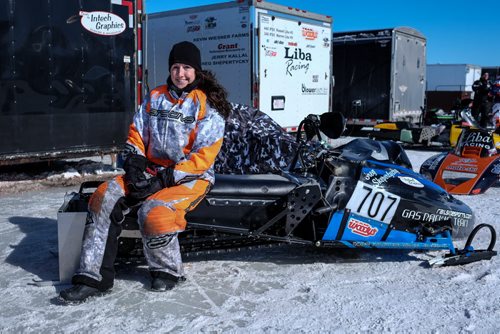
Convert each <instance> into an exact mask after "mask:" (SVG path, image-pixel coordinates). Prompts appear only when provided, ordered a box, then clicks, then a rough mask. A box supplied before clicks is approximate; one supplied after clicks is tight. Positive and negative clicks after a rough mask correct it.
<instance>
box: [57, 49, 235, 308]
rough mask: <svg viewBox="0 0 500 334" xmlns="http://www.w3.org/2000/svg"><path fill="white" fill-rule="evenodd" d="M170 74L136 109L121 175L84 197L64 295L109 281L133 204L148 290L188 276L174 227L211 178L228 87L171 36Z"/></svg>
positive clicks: (80, 294)
mask: <svg viewBox="0 0 500 334" xmlns="http://www.w3.org/2000/svg"><path fill="white" fill-rule="evenodd" d="M168 63H169V69H170V76H169V77H168V79H167V82H166V84H165V85H161V86H159V87H156V88H155V89H153V90H152V91H151V92H150V93H149V94H148V96H146V98H145V101H144V103H143V104H142V105H141V106H140V108H139V109H138V111H137V112H136V113H135V115H134V118H133V122H132V124H131V125H130V128H129V134H128V139H127V143H126V150H125V153H124V154H125V156H126V157H125V162H124V167H123V169H124V170H125V174H124V175H120V176H118V177H116V178H114V179H113V180H111V181H109V182H106V183H103V184H101V185H100V186H99V187H98V188H97V190H96V191H95V192H94V194H93V195H92V197H91V198H90V200H89V208H88V209H89V213H88V217H87V222H86V225H85V232H84V239H83V245H82V252H81V258H80V266H79V269H78V270H77V271H76V273H75V275H74V276H73V279H72V283H73V286H72V287H70V288H68V289H66V290H63V291H61V293H60V295H59V298H60V299H62V301H63V302H67V303H77V302H82V301H84V300H86V299H87V298H88V297H91V296H98V295H102V294H105V293H107V292H109V291H110V290H111V288H112V287H113V281H114V276H115V271H114V267H113V265H114V261H115V258H116V254H117V250H118V244H117V239H118V236H119V234H120V232H121V226H120V224H121V223H122V222H123V220H124V215H125V214H126V213H127V212H128V211H129V210H130V207H131V206H132V205H136V206H139V210H138V212H137V216H138V223H139V227H140V231H141V234H142V241H143V244H144V255H145V258H146V261H147V263H148V267H149V272H150V275H151V279H152V280H151V290H152V291H167V290H170V289H172V288H173V287H174V286H175V285H176V284H177V283H179V282H182V281H184V280H185V278H184V270H183V264H182V259H181V253H180V246H179V241H178V237H177V235H178V233H179V232H181V231H183V230H184V229H185V227H186V220H185V218H184V216H185V214H186V213H187V212H189V211H190V210H193V209H194V208H195V207H196V206H197V204H198V203H199V202H200V201H201V200H202V199H203V197H204V196H205V195H206V194H207V192H208V191H209V189H210V187H211V185H212V184H214V169H213V165H214V161H215V158H216V156H217V154H218V153H219V150H220V148H221V145H222V141H223V136H224V127H225V119H226V118H227V117H228V115H229V113H230V110H231V105H230V104H229V102H228V101H227V93H226V91H225V89H224V88H223V87H222V86H221V85H220V84H219V83H218V82H217V81H216V79H215V77H214V75H213V74H212V73H211V72H208V71H203V70H202V67H201V56H200V50H199V49H198V48H197V47H196V46H195V45H194V44H193V43H190V42H186V41H184V42H180V43H178V44H175V45H174V46H173V47H172V49H171V51H170V55H169V59H168Z"/></svg>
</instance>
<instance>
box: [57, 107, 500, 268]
mask: <svg viewBox="0 0 500 334" xmlns="http://www.w3.org/2000/svg"><path fill="white" fill-rule="evenodd" d="M299 129H300V130H299V132H298V133H297V138H296V139H294V138H293V137H291V136H290V135H288V134H286V133H285V132H283V131H282V130H281V129H280V127H279V126H278V125H277V124H275V123H274V122H273V121H272V120H271V119H270V118H269V117H268V116H267V115H265V114H263V113H261V112H259V111H255V110H252V109H249V108H240V109H239V110H235V115H233V116H232V119H231V120H229V121H228V128H227V129H226V140H225V144H224V147H223V149H222V151H221V154H220V157H221V158H220V159H219V161H218V163H217V166H216V167H217V172H219V173H221V172H224V173H226V174H216V183H215V186H214V187H213V188H212V189H211V191H210V192H209V193H208V195H207V196H206V198H205V199H204V200H203V201H202V202H201V203H200V204H199V205H198V207H197V208H196V209H195V210H193V211H192V212H190V213H189V214H188V215H187V216H186V219H187V221H188V226H187V229H186V231H184V232H182V233H181V234H180V236H179V241H180V244H181V249H182V251H183V252H184V253H197V252H206V251H217V252H219V251H223V250H227V249H233V248H241V247H244V246H255V245H268V244H275V243H278V244H279V243H287V244H298V245H310V246H312V247H342V248H387V249H400V250H448V251H449V254H447V255H446V256H445V257H443V258H440V259H439V260H435V261H433V262H432V263H433V264H435V265H451V264H463V263H469V262H474V261H478V260H482V259H490V258H491V257H492V256H494V255H496V252H495V251H494V250H493V247H494V244H495V236H496V234H495V232H494V230H493V227H491V226H490V225H485V224H480V225H478V226H477V227H474V224H475V221H474V214H473V212H472V211H471V209H470V208H469V207H468V206H467V205H465V204H464V203H462V202H461V201H460V200H458V199H456V198H454V197H453V196H451V195H450V194H448V193H447V192H446V191H445V190H443V189H442V188H441V187H439V186H437V185H436V184H434V183H432V182H431V181H429V180H426V179H425V178H423V177H422V176H421V175H420V174H417V173H415V172H413V171H412V169H411V168H412V166H411V162H410V160H409V159H408V156H407V155H406V153H405V151H404V150H403V149H402V148H401V146H400V145H399V144H397V143H394V142H391V141H383V142H379V141H373V140H370V139H355V140H353V141H351V142H349V143H347V144H345V145H342V146H339V147H336V148H335V147H333V146H331V145H330V144H328V142H327V141H324V140H323V136H324V135H326V136H327V137H329V138H330V139H336V138H338V137H339V136H340V135H341V133H342V131H343V129H344V119H343V116H342V115H341V114H338V113H327V114H323V115H321V116H317V115H309V116H308V117H307V118H305V119H304V120H303V122H302V123H301V124H300V126H299ZM256 133H260V135H256ZM242 134H243V135H244V136H245V137H246V138H241V135H242ZM250 148H252V149H250ZM238 152H240V154H238ZM266 161H267V162H266ZM231 164H232V166H233V167H231V166H230V165H231ZM229 172H231V173H232V174H228V173H229ZM248 173H253V174H248ZM94 186H95V184H83V185H82V188H81V190H80V193H79V194H76V195H75V196H73V197H72V198H71V200H70V201H69V203H67V205H66V207H67V208H70V207H71V206H73V207H74V208H77V207H79V208H83V207H85V205H86V201H87V200H88V197H89V194H88V192H87V191H86V189H88V188H90V187H94ZM68 210H71V209H68ZM80 210H81V209H80ZM121 228H122V231H121V235H120V237H119V244H120V246H119V256H120V257H124V256H125V257H126V256H127V255H129V254H137V253H138V252H140V250H141V249H142V245H141V238H140V233H139V231H138V224H137V222H136V217H135V216H134V213H133V211H132V212H131V213H130V214H129V215H128V216H127V217H126V219H125V221H124V222H123V223H122V226H121ZM482 228H488V229H490V231H491V243H490V245H489V247H488V249H487V250H474V249H473V248H472V246H471V242H472V241H473V238H474V236H475V234H476V233H477V231H478V230H479V229H482ZM468 235H470V236H469V239H468V240H467V243H466V246H467V247H466V249H464V250H458V249H456V248H455V247H454V245H453V240H454V239H455V238H456V239H464V238H466V237H467V236H468Z"/></svg>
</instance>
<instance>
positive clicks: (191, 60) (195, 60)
mask: <svg viewBox="0 0 500 334" xmlns="http://www.w3.org/2000/svg"><path fill="white" fill-rule="evenodd" d="M175 63H181V64H186V65H189V66H192V67H193V68H194V69H196V70H198V71H201V55H200V49H198V48H197V47H196V45H194V44H193V43H191V42H187V41H184V42H180V43H177V44H175V45H174V46H173V47H172V50H171V51H170V55H169V56H168V69H169V71H170V69H171V68H172V65H173V64H175Z"/></svg>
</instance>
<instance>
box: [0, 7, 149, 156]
mask: <svg viewBox="0 0 500 334" xmlns="http://www.w3.org/2000/svg"><path fill="white" fill-rule="evenodd" d="M141 12H142V0H136V1H133V0H127V1H125V0H124V1H122V0H99V1H98V0H80V1H68V0H45V1H30V0H11V1H2V2H0V64H1V66H2V67H1V68H2V70H1V71H0V165H8V164H16V163H22V162H35V161H40V160H41V159H57V158H62V157H69V156H84V155H89V154H94V153H101V154H102V153H110V152H114V151H118V150H119V149H120V148H121V146H122V144H123V143H124V142H125V139H126V135H127V129H128V125H129V123H130V120H131V116H132V115H133V111H134V110H135V108H136V105H137V103H138V102H139V100H140V98H141V96H140V91H141V78H140V73H141V72H140V68H141V61H140V57H138V56H137V54H138V53H140V51H141V49H142V46H141V45H140V38H137V36H140V35H141V29H140V15H141Z"/></svg>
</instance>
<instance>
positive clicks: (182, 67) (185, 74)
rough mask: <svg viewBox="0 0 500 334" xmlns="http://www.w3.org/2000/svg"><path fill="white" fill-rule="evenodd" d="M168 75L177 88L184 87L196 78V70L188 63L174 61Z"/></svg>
mask: <svg viewBox="0 0 500 334" xmlns="http://www.w3.org/2000/svg"><path fill="white" fill-rule="evenodd" d="M170 77H171V78H172V82H173V83H174V85H175V86H176V87H177V88H179V89H184V88H186V86H187V85H189V84H191V83H192V82H193V81H194V79H196V71H195V69H194V68H193V67H191V66H189V65H186V64H181V63H174V64H173V65H172V67H171V68H170Z"/></svg>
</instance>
